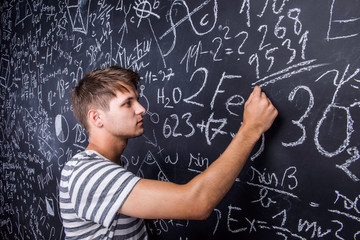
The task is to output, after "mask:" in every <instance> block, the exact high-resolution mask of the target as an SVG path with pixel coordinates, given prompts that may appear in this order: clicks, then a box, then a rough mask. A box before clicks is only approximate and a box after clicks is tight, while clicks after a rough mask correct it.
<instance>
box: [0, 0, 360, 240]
mask: <svg viewBox="0 0 360 240" xmlns="http://www.w3.org/2000/svg"><path fill="white" fill-rule="evenodd" d="M0 11H1V29H0V38H1V40H0V41H1V42H0V48H1V59H0V85H1V93H0V99H1V112H0V114H1V121H0V143H1V144H0V150H1V167H0V173H1V179H0V218H1V219H0V227H1V231H0V238H1V239H63V238H64V233H63V229H62V225H61V219H60V215H59V207H58V193H57V192H58V186H59V178H60V171H61V169H62V167H63V165H64V163H65V162H66V161H67V160H68V159H70V158H71V157H72V156H73V155H74V154H75V153H77V152H79V151H82V150H83V149H84V148H85V146H86V145H87V135H86V134H85V132H84V129H82V128H81V127H80V125H79V124H78V123H77V122H76V120H75V119H74V118H73V116H72V108H71V102H70V100H69V92H70V90H71V88H72V87H74V86H75V84H76V83H77V81H78V80H79V79H80V78H81V77H82V76H83V75H84V74H85V73H86V72H89V71H91V70H93V69H96V68H101V67H106V66H110V65H121V66H123V67H128V68H132V69H134V70H136V71H138V72H139V73H140V74H141V76H142V84H141V87H140V89H139V91H140V102H141V103H142V104H143V105H144V107H145V108H146V109H147V113H146V115H145V125H146V132H145V134H144V135H143V136H141V137H138V138H136V139H133V140H131V141H130V142H129V146H128V148H127V150H126V152H125V153H124V156H123V157H122V160H123V161H124V163H125V164H126V166H127V167H128V168H129V169H131V170H132V171H133V172H135V173H136V174H138V175H140V176H143V177H146V178H153V179H159V180H164V181H172V182H176V183H186V182H187V181H189V180H190V179H191V178H192V177H194V176H195V175H196V174H199V173H201V172H202V171H203V170H204V169H206V168H207V167H208V166H209V165H210V164H211V163H212V162H213V161H214V160H215V159H216V158H217V157H218V156H219V155H220V154H221V153H222V152H223V151H224V149H225V148H226V146H227V145H228V143H229V142H230V141H231V139H232V137H233V135H234V133H235V132H236V131H237V129H238V128H239V126H240V125H241V121H242V111H243V104H244V101H245V100H246V99H247V97H248V96H249V94H250V92H251V91H252V89H253V87H254V86H255V85H260V86H261V87H262V89H263V90H264V91H265V93H266V94H267V95H268V96H269V97H270V99H271V100H272V102H273V103H274V105H275V106H276V107H277V108H278V110H279V116H278V118H277V120H276V122H275V123H274V125H273V127H272V128H271V129H270V130H269V131H268V132H266V133H265V134H264V135H263V137H262V139H261V140H260V141H259V142H258V144H257V145H256V147H255V149H254V150H253V153H252V155H251V158H250V159H249V160H248V162H247V164H246V166H245V168H244V170H243V171H242V173H241V174H240V176H239V177H238V179H237V181H236V182H235V184H234V186H233V187H232V189H231V190H230V192H229V193H228V194H227V196H226V197H225V198H224V199H223V201H222V202H221V203H220V204H219V205H218V206H217V207H216V209H215V210H214V211H213V213H212V215H211V216H210V218H209V219H208V220H206V221H184V220H181V221H179V220H149V221H148V229H149V232H150V234H151V236H152V237H153V238H154V239H179V240H191V239H221V240H223V239H261V240H263V239H299V240H304V239H360V190H359V189H360V188H359V186H360V185H359V184H360V180H359V179H360V160H359V158H360V154H359V147H360V94H359V93H360V91H359V88H360V74H359V72H360V44H359V42H360V35H359V34H360V1H357V0H346V1H344V0H307V1H303V0H256V1H255V0H239V1H234V0H232V1H216V0H205V1H204V0H202V1H185V0H175V1H159V0H136V1H123V0H117V1H104V0H99V1H95V0H85V1H76V0H66V1H64V0H60V1H46V0H42V1H40V0H35V1H30V0H22V1H10V0H5V1H2V3H1V5H0Z"/></svg>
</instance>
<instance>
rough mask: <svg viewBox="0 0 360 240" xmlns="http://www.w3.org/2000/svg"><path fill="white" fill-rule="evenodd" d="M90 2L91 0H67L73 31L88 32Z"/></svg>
mask: <svg viewBox="0 0 360 240" xmlns="http://www.w3.org/2000/svg"><path fill="white" fill-rule="evenodd" d="M90 2H91V0H85V1H78V0H72V1H71V0H70V1H68V2H67V11H68V14H69V18H70V22H71V26H72V29H73V31H76V32H81V33H84V34H85V35H86V34H87V32H88V17H89V11H90Z"/></svg>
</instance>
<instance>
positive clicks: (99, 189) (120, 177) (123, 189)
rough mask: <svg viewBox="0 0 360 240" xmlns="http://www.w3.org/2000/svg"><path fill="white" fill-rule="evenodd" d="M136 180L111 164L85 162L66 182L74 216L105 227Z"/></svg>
mask: <svg viewBox="0 0 360 240" xmlns="http://www.w3.org/2000/svg"><path fill="white" fill-rule="evenodd" d="M139 180H140V178H139V177H137V176H135V175H134V174H133V173H131V172H129V171H127V170H126V169H124V168H123V167H121V166H120V165H118V164H116V163H113V162H111V161H108V160H106V161H88V162H86V163H85V164H83V165H82V166H81V167H79V168H77V170H76V171H74V173H73V175H72V177H71V179H70V184H69V186H70V198H71V202H72V203H73V205H74V210H75V212H76V213H77V215H78V216H79V217H80V218H82V219H85V220H88V221H92V222H95V223H98V224H101V225H103V226H105V227H109V226H110V225H111V223H112V221H113V219H114V217H115V215H116V213H117V212H118V210H119V209H120V207H121V206H122V205H123V203H124V202H125V200H126V198H127V197H128V196H129V194H130V192H131V191H132V189H133V188H134V186H135V185H136V183H137V182H138V181H139Z"/></svg>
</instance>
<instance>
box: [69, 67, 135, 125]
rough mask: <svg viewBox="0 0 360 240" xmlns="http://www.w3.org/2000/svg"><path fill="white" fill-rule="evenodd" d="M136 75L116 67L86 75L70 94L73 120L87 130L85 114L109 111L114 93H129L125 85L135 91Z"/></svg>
mask: <svg viewBox="0 0 360 240" xmlns="http://www.w3.org/2000/svg"><path fill="white" fill-rule="evenodd" d="M139 80H140V76H139V74H138V73H136V72H134V71H132V70H130V69H125V68H122V67H118V66H111V67H107V68H104V69H97V70H94V71H92V72H90V73H88V74H86V75H85V76H84V77H83V78H82V79H81V80H80V81H79V82H78V84H77V85H76V86H75V88H74V89H73V90H72V93H71V101H72V105H73V112H74V116H75V118H76V119H77V120H78V121H79V123H80V124H81V125H82V126H83V127H84V128H85V130H86V131H87V132H89V131H88V130H89V129H88V122H87V114H88V111H89V110H90V109H91V108H94V107H95V108H100V109H102V110H105V111H106V110H109V102H110V100H111V99H112V98H114V97H116V91H120V92H124V91H126V92H129V91H130V90H129V89H128V88H127V86H126V85H130V86H134V88H135V89H136V90H137V85H138V84H139Z"/></svg>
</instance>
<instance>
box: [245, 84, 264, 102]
mask: <svg viewBox="0 0 360 240" xmlns="http://www.w3.org/2000/svg"><path fill="white" fill-rule="evenodd" d="M260 94H261V88H260V87H259V86H255V87H254V90H253V91H252V92H251V94H250V96H249V98H248V100H247V102H248V103H250V102H251V100H252V99H253V97H254V96H256V95H257V96H260Z"/></svg>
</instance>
